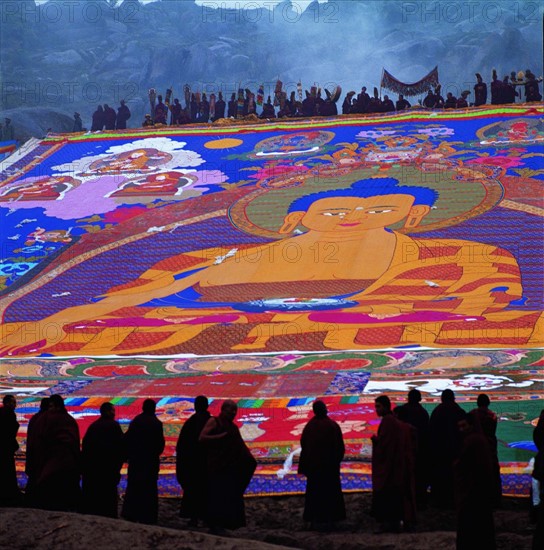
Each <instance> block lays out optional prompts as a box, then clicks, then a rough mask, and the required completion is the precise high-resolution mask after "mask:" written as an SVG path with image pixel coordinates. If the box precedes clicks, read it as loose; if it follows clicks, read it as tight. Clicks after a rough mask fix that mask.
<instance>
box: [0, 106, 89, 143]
mask: <svg viewBox="0 0 544 550" xmlns="http://www.w3.org/2000/svg"><path fill="white" fill-rule="evenodd" d="M81 114H82V115H83V113H81ZM6 117H8V118H11V124H12V125H13V128H14V129H15V138H16V139H17V140H18V141H19V142H20V143H23V142H25V141H27V140H28V139H30V138H31V137H37V138H41V137H43V136H45V134H46V133H47V130H49V129H50V130H51V131H52V132H55V133H64V132H71V131H72V128H73V126H74V118H73V113H72V116H68V115H67V114H66V112H65V111H61V110H60V109H48V108H46V107H18V108H15V109H8V110H6V111H0V120H2V121H3V120H4V118H6ZM84 126H85V123H84Z"/></svg>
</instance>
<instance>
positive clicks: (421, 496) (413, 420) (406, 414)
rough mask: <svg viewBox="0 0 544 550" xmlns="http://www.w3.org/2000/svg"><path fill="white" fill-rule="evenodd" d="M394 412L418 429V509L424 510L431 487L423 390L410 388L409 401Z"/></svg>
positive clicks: (416, 454) (416, 475)
mask: <svg viewBox="0 0 544 550" xmlns="http://www.w3.org/2000/svg"><path fill="white" fill-rule="evenodd" d="M393 413H394V414H395V416H396V417H397V418H398V419H399V420H402V421H403V422H407V423H408V424H410V425H411V426H413V427H414V428H415V430H416V434H417V441H416V451H415V460H416V463H415V484H416V503H417V508H418V510H422V509H424V508H425V507H426V506H427V488H428V487H429V413H428V412H427V411H426V410H425V409H424V408H423V407H422V406H421V392H420V391H419V390H415V389H413V390H410V391H409V392H408V403H406V404H405V405H400V406H398V407H395V409H394V411H393Z"/></svg>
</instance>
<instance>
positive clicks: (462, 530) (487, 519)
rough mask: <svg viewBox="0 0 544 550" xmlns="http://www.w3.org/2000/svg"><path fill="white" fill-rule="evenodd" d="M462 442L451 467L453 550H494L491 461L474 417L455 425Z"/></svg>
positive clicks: (486, 443)
mask: <svg viewBox="0 0 544 550" xmlns="http://www.w3.org/2000/svg"><path fill="white" fill-rule="evenodd" d="M458 425H459V430H460V432H461V434H462V437H463V440H462V444H461V449H460V452H459V457H458V458H457V459H456V461H455V463H454V473H455V509H456V512H457V545H456V548H457V550H494V549H495V548H496V546H495V527H494V523H493V496H494V495H493V460H492V456H491V451H490V449H489V445H488V442H487V440H486V437H485V436H484V435H483V434H482V433H481V432H480V431H479V429H478V426H477V419H476V416H475V415H473V414H465V416H464V418H463V419H461V420H460V421H459V423H458Z"/></svg>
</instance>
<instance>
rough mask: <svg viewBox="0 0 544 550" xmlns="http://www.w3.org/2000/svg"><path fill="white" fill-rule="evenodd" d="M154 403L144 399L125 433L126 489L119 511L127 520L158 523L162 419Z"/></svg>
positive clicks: (162, 435)
mask: <svg viewBox="0 0 544 550" xmlns="http://www.w3.org/2000/svg"><path fill="white" fill-rule="evenodd" d="M155 408H156V403H155V401H153V399H146V400H145V401H144V402H143V405H142V412H141V414H139V415H138V416H136V417H135V418H134V419H133V420H132V422H131V423H130V426H129V428H128V430H127V432H126V434H125V436H124V439H125V448H126V456H127V462H128V476H127V490H126V493H125V499H124V502H123V509H122V512H121V515H122V516H123V517H124V518H125V519H128V520H129V521H137V522H139V523H148V524H152V523H157V519H158V515H159V496H158V487H157V482H158V479H159V468H160V456H161V454H162V452H163V451H164V434H163V429H162V422H161V421H160V420H159V419H158V418H157V417H156V416H155Z"/></svg>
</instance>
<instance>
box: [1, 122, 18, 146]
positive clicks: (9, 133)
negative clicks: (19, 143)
mask: <svg viewBox="0 0 544 550" xmlns="http://www.w3.org/2000/svg"><path fill="white" fill-rule="evenodd" d="M4 122H5V124H4V127H3V128H2V141H13V140H14V139H15V131H14V129H13V126H12V125H11V118H5V119H4Z"/></svg>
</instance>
